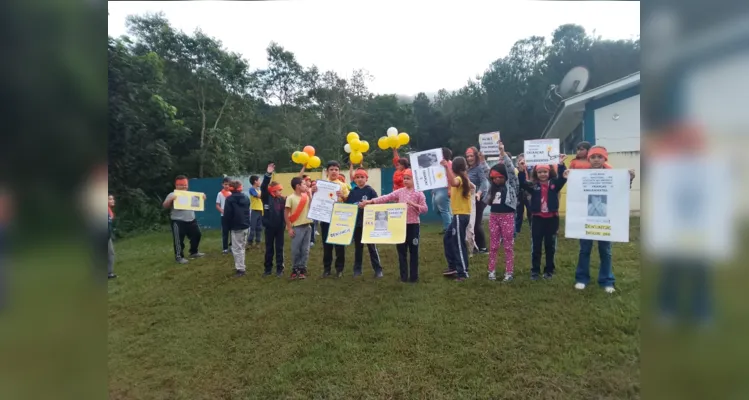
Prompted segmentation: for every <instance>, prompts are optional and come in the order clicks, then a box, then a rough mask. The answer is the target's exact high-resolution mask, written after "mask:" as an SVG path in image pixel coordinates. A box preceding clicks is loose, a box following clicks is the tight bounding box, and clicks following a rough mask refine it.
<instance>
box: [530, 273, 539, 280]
mask: <svg viewBox="0 0 749 400" xmlns="http://www.w3.org/2000/svg"><path fill="white" fill-rule="evenodd" d="M538 278H539V276H538V274H535V273H534V274H531V280H532V281H537V280H538Z"/></svg>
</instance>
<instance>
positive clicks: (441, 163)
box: [440, 158, 447, 168]
mask: <svg viewBox="0 0 749 400" xmlns="http://www.w3.org/2000/svg"><path fill="white" fill-rule="evenodd" d="M440 165H441V166H443V167H445V168H447V160H445V159H444V158H443V159H442V161H440Z"/></svg>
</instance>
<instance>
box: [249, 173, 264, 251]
mask: <svg viewBox="0 0 749 400" xmlns="http://www.w3.org/2000/svg"><path fill="white" fill-rule="evenodd" d="M261 194H262V190H261V189H260V178H259V177H258V176H257V175H252V176H251V177H250V233H249V234H248V235H247V246H248V247H249V246H252V239H255V245H254V246H255V247H257V248H259V247H260V233H261V232H262V231H263V200H262V199H261V198H260V195H261Z"/></svg>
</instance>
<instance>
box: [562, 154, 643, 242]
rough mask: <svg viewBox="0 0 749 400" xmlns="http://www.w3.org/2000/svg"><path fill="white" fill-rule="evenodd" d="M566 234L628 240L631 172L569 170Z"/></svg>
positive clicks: (569, 235) (598, 238)
mask: <svg viewBox="0 0 749 400" xmlns="http://www.w3.org/2000/svg"><path fill="white" fill-rule="evenodd" d="M564 236H565V237H568V238H576V239H589V240H600V241H605V242H629V171H627V170H626V169H573V170H570V174H569V177H568V178H567V216H566V223H565V228H564Z"/></svg>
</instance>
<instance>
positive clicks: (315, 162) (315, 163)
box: [307, 156, 322, 168]
mask: <svg viewBox="0 0 749 400" xmlns="http://www.w3.org/2000/svg"><path fill="white" fill-rule="evenodd" d="M321 163H322V161H320V157H318V156H314V157H310V159H309V161H307V164H309V166H310V168H317V167H319V166H320V164H321Z"/></svg>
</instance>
